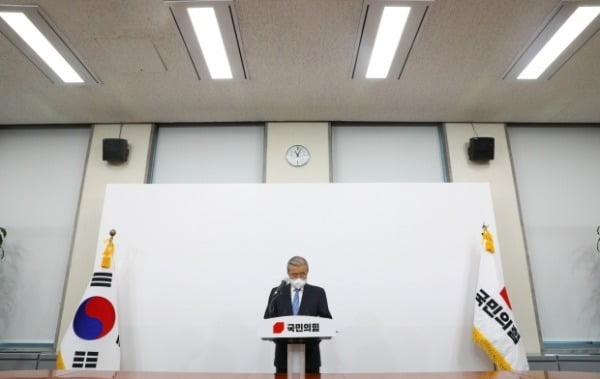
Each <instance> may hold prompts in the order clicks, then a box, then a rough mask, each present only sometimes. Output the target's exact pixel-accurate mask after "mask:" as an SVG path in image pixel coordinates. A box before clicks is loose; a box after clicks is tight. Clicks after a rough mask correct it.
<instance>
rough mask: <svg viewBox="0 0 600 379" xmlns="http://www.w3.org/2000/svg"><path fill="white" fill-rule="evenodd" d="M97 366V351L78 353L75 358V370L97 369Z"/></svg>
mask: <svg viewBox="0 0 600 379" xmlns="http://www.w3.org/2000/svg"><path fill="white" fill-rule="evenodd" d="M97 364H98V352H97V351H76V352H75V356H73V368H96V365H97Z"/></svg>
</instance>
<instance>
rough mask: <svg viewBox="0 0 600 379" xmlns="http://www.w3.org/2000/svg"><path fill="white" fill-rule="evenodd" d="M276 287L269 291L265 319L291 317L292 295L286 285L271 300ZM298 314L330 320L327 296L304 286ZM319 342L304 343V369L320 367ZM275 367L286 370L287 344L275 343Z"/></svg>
mask: <svg viewBox="0 0 600 379" xmlns="http://www.w3.org/2000/svg"><path fill="white" fill-rule="evenodd" d="M276 289H277V287H275V288H273V289H272V290H271V294H270V295H269V301H268V303H267V309H265V316H264V317H265V318H272V317H279V316H292V315H293V314H294V313H293V311H292V295H291V288H290V285H289V284H288V285H286V286H285V287H283V289H282V290H281V293H280V294H279V295H277V297H275V298H273V295H274V292H275V290H276ZM298 314H299V315H301V316H318V317H326V318H332V317H331V313H330V312H329V307H328V306H327V296H326V295H325V290H324V289H323V288H321V287H317V286H312V285H310V284H306V285H305V286H304V291H303V293H302V301H301V303H300V309H299V310H298ZM320 342H321V341H319V340H310V341H307V342H306V367H307V368H313V369H316V368H319V367H321V352H320V350H319V343H320ZM275 367H278V368H287V344H286V343H285V342H276V343H275Z"/></svg>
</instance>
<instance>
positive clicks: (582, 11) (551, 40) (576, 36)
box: [504, 2, 600, 80]
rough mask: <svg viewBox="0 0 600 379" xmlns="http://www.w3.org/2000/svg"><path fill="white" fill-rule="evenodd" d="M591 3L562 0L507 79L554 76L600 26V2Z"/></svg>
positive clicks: (516, 62)
mask: <svg viewBox="0 0 600 379" xmlns="http://www.w3.org/2000/svg"><path fill="white" fill-rule="evenodd" d="M591 4H593V3H590V2H587V3H582V2H564V3H562V4H560V6H559V7H558V8H557V9H556V10H555V11H554V12H553V14H552V15H551V17H550V18H549V19H548V21H547V22H546V23H545V24H544V26H543V27H542V28H541V30H540V32H539V33H538V34H537V35H536V37H535V38H534V39H533V40H532V42H531V43H530V44H529V45H528V46H527V48H526V49H525V50H524V51H523V52H522V53H521V54H520V55H519V57H518V58H517V60H516V61H515V63H514V64H513V65H512V66H511V68H510V69H509V70H508V71H507V73H506V74H505V75H504V79H518V80H535V79H550V78H551V77H552V76H553V75H554V74H555V73H556V72H557V71H558V70H559V69H560V68H561V67H562V66H563V65H564V64H565V63H566V62H567V61H568V60H569V59H570V58H571V57H572V56H573V55H574V54H575V53H576V52H577V51H578V50H579V49H581V47H582V46H583V45H584V44H585V42H587V40H588V39H589V38H591V37H592V36H593V35H594V34H595V33H596V32H597V31H598V29H599V28H600V20H599V19H598V15H599V14H600V4H597V5H595V6H594V5H591Z"/></svg>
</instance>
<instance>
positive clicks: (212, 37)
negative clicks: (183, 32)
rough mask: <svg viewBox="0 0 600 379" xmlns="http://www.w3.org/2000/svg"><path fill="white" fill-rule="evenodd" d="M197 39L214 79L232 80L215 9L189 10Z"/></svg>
mask: <svg viewBox="0 0 600 379" xmlns="http://www.w3.org/2000/svg"><path fill="white" fill-rule="evenodd" d="M187 11H188V14H189V15H190V19H191V20H192V26H193V27H194V31H195V32H196V38H197V39H198V43H199V44H200V48H201V49H202V54H203V55H204V59H205V60H206V65H207V66H208V71H210V76H211V77H212V78H213V79H231V78H233V76H232V74H231V66H230V65H229V60H228V59H227V53H226V52H225V45H224V44H223V37H222V35H221V30H219V23H218V21H217V16H216V14H215V10H214V9H213V8H188V10H187Z"/></svg>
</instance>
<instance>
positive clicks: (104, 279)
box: [90, 272, 112, 287]
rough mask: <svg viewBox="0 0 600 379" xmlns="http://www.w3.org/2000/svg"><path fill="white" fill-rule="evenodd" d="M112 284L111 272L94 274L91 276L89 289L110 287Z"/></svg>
mask: <svg viewBox="0 0 600 379" xmlns="http://www.w3.org/2000/svg"><path fill="white" fill-rule="evenodd" d="M111 283H112V272H95V273H94V275H93V276H92V284H90V286H91V287H110V286H111Z"/></svg>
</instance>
